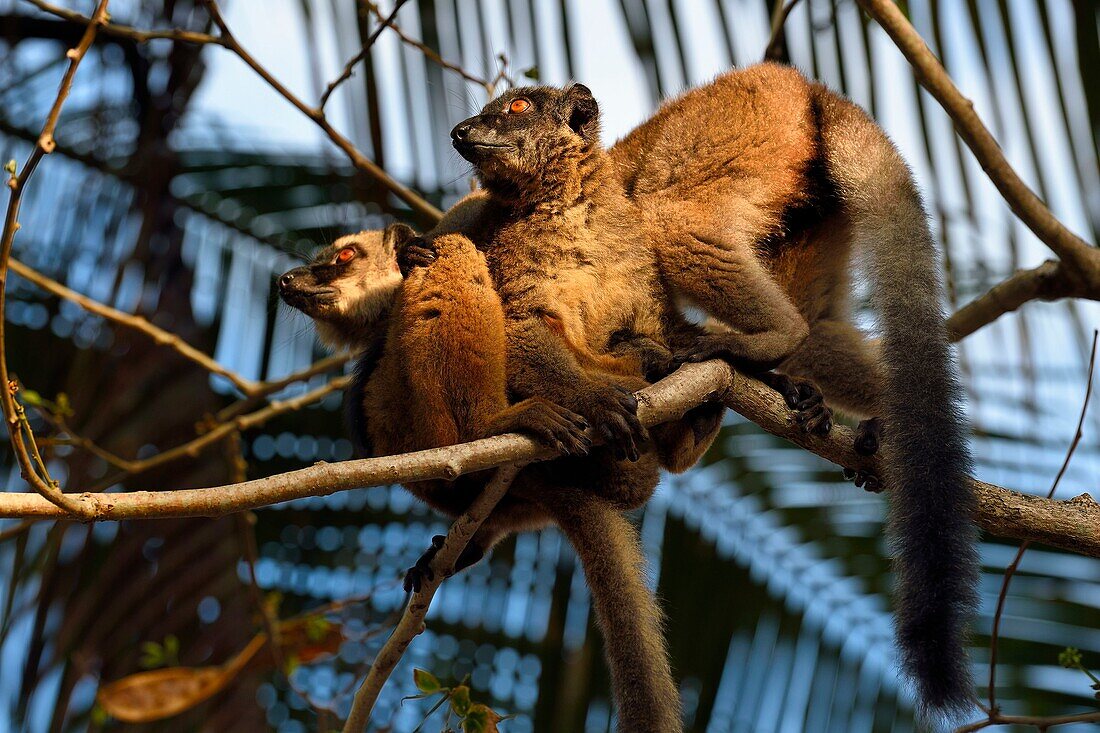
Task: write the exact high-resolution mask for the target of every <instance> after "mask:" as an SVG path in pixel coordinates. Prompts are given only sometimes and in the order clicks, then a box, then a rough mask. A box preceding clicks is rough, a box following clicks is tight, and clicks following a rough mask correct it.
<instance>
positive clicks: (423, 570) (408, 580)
mask: <svg viewBox="0 0 1100 733" xmlns="http://www.w3.org/2000/svg"><path fill="white" fill-rule="evenodd" d="M445 539H447V538H446V537H444V536H443V535H441V534H437V535H436V536H435V537H432V544H431V546H430V547H429V548H428V549H427V550H425V551H424V554H423V555H421V556H420V557H419V558H418V559H417V561H416V564H414V565H413V566H412V567H411V568H409V569H408V570H407V571H405V582H404V584H403V587H404V588H405V592H406V593H419V592H420V589H421V587H423V585H424V581H426V580H429V581H430V580H434V579H435V573H434V572H433V571H432V560H433V559H435V556H436V554H438V553H439V550H440V548H442V547H443V541H444V540H445Z"/></svg>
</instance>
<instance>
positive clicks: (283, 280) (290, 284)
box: [279, 267, 309, 293]
mask: <svg viewBox="0 0 1100 733" xmlns="http://www.w3.org/2000/svg"><path fill="white" fill-rule="evenodd" d="M308 269H309V268H306V267H295V268H294V269H293V270H288V271H287V272H284V273H283V274H282V275H281V276H280V277H279V290H281V291H282V292H284V293H285V292H287V291H288V290H291V289H293V288H294V286H295V285H296V284H297V283H295V282H294V279H295V278H297V277H299V276H300V275H303V274H306V273H307V272H308Z"/></svg>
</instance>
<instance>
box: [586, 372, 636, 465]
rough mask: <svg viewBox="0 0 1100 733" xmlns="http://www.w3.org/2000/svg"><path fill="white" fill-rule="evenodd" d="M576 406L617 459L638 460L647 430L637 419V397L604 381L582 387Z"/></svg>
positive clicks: (625, 389)
mask: <svg viewBox="0 0 1100 733" xmlns="http://www.w3.org/2000/svg"><path fill="white" fill-rule="evenodd" d="M577 409H578V410H581V411H583V414H584V416H585V417H586V418H587V419H588V422H590V423H591V424H592V425H593V426H594V427H595V428H596V432H597V434H599V435H600V436H602V437H603V439H604V440H605V441H607V445H608V446H610V447H611V449H612V450H613V451H614V452H615V457H616V458H617V459H619V460H620V461H621V460H624V459H628V460H631V461H636V460H638V458H639V456H640V455H641V453H640V449H641V448H644V447H645V446H646V445H648V444H649V433H648V432H647V431H646V429H645V426H644V425H642V423H641V421H640V420H639V419H638V400H637V399H636V398H635V397H634V393H633V392H631V391H630V390H629V389H627V388H625V387H621V386H619V385H617V384H612V383H610V382H603V383H600V384H598V385H596V386H595V387H593V388H592V389H588V390H585V393H584V394H583V395H582V396H581V400H580V401H579V403H578V405H577Z"/></svg>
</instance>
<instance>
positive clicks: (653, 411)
mask: <svg viewBox="0 0 1100 733" xmlns="http://www.w3.org/2000/svg"><path fill="white" fill-rule="evenodd" d="M722 395H725V397H724V399H725V401H726V404H728V405H729V406H730V407H731V408H732V409H734V410H735V411H737V412H739V413H740V414H741V415H744V416H745V417H746V418H748V419H749V420H751V421H753V422H754V423H756V424H757V425H760V426H761V427H762V428H764V429H765V430H767V431H768V432H769V433H772V434H773V435H777V436H779V437H781V438H786V439H787V440H790V441H791V442H793V443H795V444H797V445H799V446H801V447H803V448H805V449H807V450H809V451H811V452H813V453H816V454H817V455H819V456H822V457H823V458H826V459H828V460H830V461H832V462H833V463H836V464H838V465H841V466H845V467H848V468H857V469H866V470H875V468H876V465H875V461H874V460H873V459H867V458H865V457H863V456H860V455H858V454H857V453H856V452H855V449H854V448H853V444H854V438H853V435H852V431H851V430H850V429H848V428H846V427H843V426H837V427H834V428H833V430H832V432H831V433H830V435H829V436H828V437H820V436H816V435H808V434H806V433H804V432H802V429H801V428H800V427H799V426H798V425H797V424H796V423H795V422H794V420H793V419H792V418H791V414H790V412H789V411H788V410H787V408H786V406H785V405H784V403H783V401H782V399H780V398H779V396H778V395H777V394H775V392H773V391H772V390H771V389H769V388H767V387H765V386H764V385H762V384H760V383H759V382H756V381H755V380H752V379H748V378H745V377H742V376H740V375H733V374H731V372H730V370H729V368H728V367H727V366H725V365H724V364H723V363H721V362H717V361H711V362H706V363H704V364H693V365H688V366H685V367H683V368H682V369H680V370H679V371H677V372H676V373H675V374H673V375H672V376H670V377H667V378H666V379H663V380H661V381H660V382H658V383H657V384H655V385H652V386H651V387H648V388H647V389H645V390H643V391H642V392H640V393H639V395H638V397H639V402H640V407H639V411H638V414H639V417H641V419H642V422H643V423H645V424H646V425H654V424H657V423H661V422H666V421H668V420H671V419H675V418H677V417H679V416H681V415H683V413H684V412H685V411H687V410H689V409H690V408H692V407H694V406H695V405H698V404H700V403H701V402H704V401H707V400H710V399H715V398H717V397H719V396H722ZM244 427H245V428H246V427H247V426H244ZM935 429H936V426H934V425H930V426H929V430H935ZM554 455H555V454H554V453H553V452H552V451H550V450H547V449H545V448H543V447H542V446H541V445H540V444H539V443H537V442H536V441H534V440H532V439H531V438H527V437H524V436H521V435H516V434H512V435H502V436H498V437H494V438H486V439H484V440H478V441H474V442H472V443H465V444H462V445H455V446H449V447H446V448H435V449H433V450H426V451H420V452H417V453H406V454H403V455H400V456H387V457H383V458H368V459H364V460H357V461H343V462H340V463H332V464H325V463H319V464H317V465H314V466H311V467H309V468H303V469H299V470H297V471H290V472H288V473H282V474H277V475H274V476H269V477H267V478H262V479H256V480H253V481H246V482H244V483H240V484H232V485H229V486H220V487H214V488H208V489H179V490H174V491H160V492H147V491H136V492H127V493H117V494H91V493H86V494H80V495H75V494H74V495H73V496H74V497H77V496H78V498H79V501H80V502H81V503H82V504H83V505H84V506H85V507H86V510H87V511H88V513H89V515H90V517H91V518H93V519H96V520H118V519H141V518H160V517H191V516H220V515H223V514H229V513H232V512H237V511H241V510H243V509H255V508H258V507H262V506H267V505H269V504H275V503H278V502H283V501H290V500H292V499H300V498H303V497H306V496H325V495H328V494H332V493H334V492H336V491H342V490H345V489H352V488H358V487H364V486H379V485H385V484H392V483H405V482H410V481H423V480H427V479H438V478H443V479H453V478H455V477H457V476H459V475H462V474H465V473H471V472H473V471H483V470H487V469H490V468H496V467H499V466H502V465H504V464H508V463H518V462H528V461H537V460H545V459H547V458H552V457H553V456H554ZM973 485H974V490H975V492H976V494H977V499H978V501H977V504H978V506H977V510H976V513H975V517H974V518H975V521H976V522H977V524H978V526H979V527H981V528H982V529H984V530H985V531H987V532H989V533H990V534H993V535H997V536H1000V537H1009V538H1013V539H1020V540H1025V539H1030V540H1034V541H1036V542H1041V543H1043V544H1046V545H1049V546H1051V547H1058V548H1061V549H1064V550H1069V551H1072V552H1076V553H1080V554H1082V555H1090V556H1093V557H1100V505H1098V504H1097V503H1096V502H1094V501H1093V500H1092V499H1091V498H1089V497H1088V496H1087V495H1081V496H1078V497H1076V498H1074V499H1070V500H1068V501H1057V500H1053V499H1046V498H1043V497H1038V496H1032V495H1029V494H1020V493H1017V492H1014V491H1010V490H1008V489H1005V488H1002V487H1000V486H995V485H993V484H987V483H985V482H982V481H974V482H973ZM66 516H68V515H66V513H65V512H63V511H61V510H59V509H58V508H57V507H55V506H53V505H52V504H50V503H49V502H48V501H45V500H44V499H42V498H41V497H39V496H37V495H35V494H22V493H0V518H4V517H7V518H40V519H50V518H52V519H63V518H65V517H66Z"/></svg>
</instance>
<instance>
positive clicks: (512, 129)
mask: <svg viewBox="0 0 1100 733" xmlns="http://www.w3.org/2000/svg"><path fill="white" fill-rule="evenodd" d="M599 137H600V130H599V106H598V105H597V104H596V100H595V99H594V98H593V97H592V92H591V91H590V90H589V89H588V87H586V86H584V85H583V84H574V85H572V86H570V87H567V88H564V89H559V88H557V87H549V86H541V87H520V88H517V89H512V90H510V91H508V92H506V93H505V94H502V95H501V96H499V97H497V98H496V99H494V100H493V101H491V102H489V103H488V104H487V105H485V107H484V109H482V110H481V114H478V115H475V116H474V117H471V118H469V119H467V120H463V121H462V122H460V123H458V124H457V125H456V126H455V128H454V129H453V130H451V141H452V143H453V144H454V147H455V150H457V151H458V153H459V155H461V156H462V157H463V158H465V159H466V160H468V161H470V162H471V163H473V164H474V167H476V168H477V170H478V173H479V174H480V175H481V177H482V180H483V181H484V182H485V183H486V184H491V183H492V182H494V181H510V180H516V179H523V178H527V177H530V176H533V175H537V174H538V173H539V172H540V171H541V170H542V169H543V168H545V167H546V166H547V165H548V164H549V163H551V162H553V161H554V160H555V159H556V158H558V157H560V156H562V155H565V154H568V153H569V152H572V151H576V150H580V149H583V148H585V147H587V146H588V145H590V144H592V143H597V142H598V141H599Z"/></svg>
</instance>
